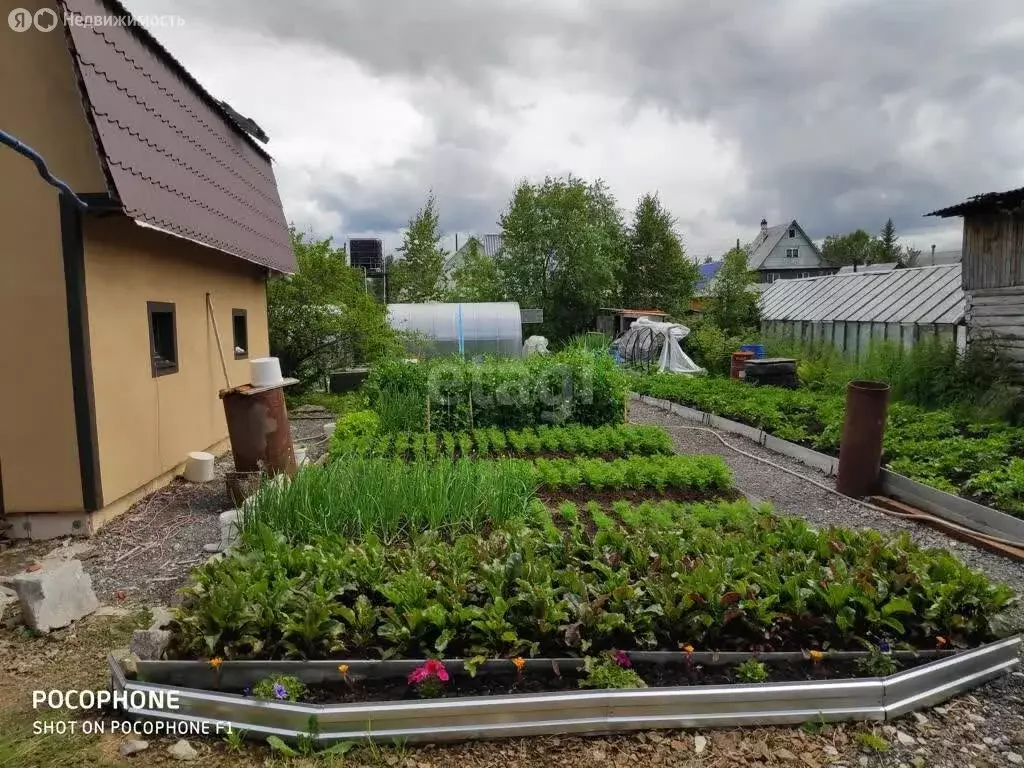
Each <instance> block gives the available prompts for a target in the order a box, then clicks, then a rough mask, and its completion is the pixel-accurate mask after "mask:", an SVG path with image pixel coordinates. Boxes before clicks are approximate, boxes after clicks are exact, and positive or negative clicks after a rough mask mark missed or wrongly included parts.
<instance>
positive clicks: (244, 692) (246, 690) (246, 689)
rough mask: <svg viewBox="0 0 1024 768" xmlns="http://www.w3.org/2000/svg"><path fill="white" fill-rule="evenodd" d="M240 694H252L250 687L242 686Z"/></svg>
mask: <svg viewBox="0 0 1024 768" xmlns="http://www.w3.org/2000/svg"><path fill="white" fill-rule="evenodd" d="M242 695H243V696H252V688H243V689H242Z"/></svg>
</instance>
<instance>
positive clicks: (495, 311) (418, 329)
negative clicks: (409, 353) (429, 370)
mask: <svg viewBox="0 0 1024 768" xmlns="http://www.w3.org/2000/svg"><path fill="white" fill-rule="evenodd" d="M388 322H389V323H390V324H391V327H392V328H394V329H395V330H396V331H399V332H404V333H407V334H409V335H410V336H412V337H413V339H412V340H411V341H407V344H406V346H407V348H412V349H414V350H415V351H417V352H418V355H417V356H419V357H441V356H446V355H461V356H463V357H466V356H469V357H475V356H478V355H496V356H499V357H521V356H522V354H523V325H522V314H521V313H520V311H519V304H517V303H516V302H514V301H500V302H480V303H474V304H462V303H459V304H442V303H426V304H388Z"/></svg>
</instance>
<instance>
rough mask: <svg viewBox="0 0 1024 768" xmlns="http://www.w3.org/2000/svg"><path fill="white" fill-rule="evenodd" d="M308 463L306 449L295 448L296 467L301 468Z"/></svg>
mask: <svg viewBox="0 0 1024 768" xmlns="http://www.w3.org/2000/svg"><path fill="white" fill-rule="evenodd" d="M305 463H306V449H305V448H295V466H297V467H301V466H302V465H303V464H305Z"/></svg>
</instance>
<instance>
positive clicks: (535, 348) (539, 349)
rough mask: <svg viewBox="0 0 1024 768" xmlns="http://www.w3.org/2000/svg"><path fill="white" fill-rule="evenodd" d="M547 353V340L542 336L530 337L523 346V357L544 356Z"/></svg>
mask: <svg viewBox="0 0 1024 768" xmlns="http://www.w3.org/2000/svg"><path fill="white" fill-rule="evenodd" d="M547 353H548V340H547V339H546V338H544V337H543V336H531V337H530V338H528V339H527V340H526V342H525V343H524V344H523V357H529V356H530V355H546V354H547Z"/></svg>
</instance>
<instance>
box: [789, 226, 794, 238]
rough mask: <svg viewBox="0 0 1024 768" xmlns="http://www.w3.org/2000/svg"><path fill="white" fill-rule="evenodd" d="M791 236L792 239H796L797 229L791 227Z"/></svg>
mask: <svg viewBox="0 0 1024 768" xmlns="http://www.w3.org/2000/svg"><path fill="white" fill-rule="evenodd" d="M789 236H790V237H796V227H790V228H789Z"/></svg>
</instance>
